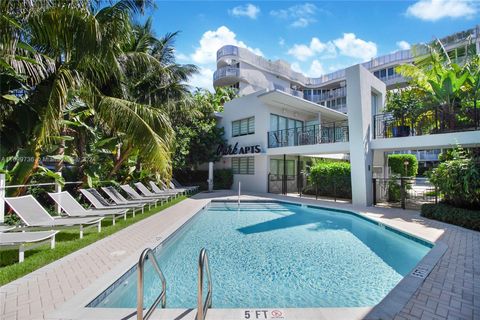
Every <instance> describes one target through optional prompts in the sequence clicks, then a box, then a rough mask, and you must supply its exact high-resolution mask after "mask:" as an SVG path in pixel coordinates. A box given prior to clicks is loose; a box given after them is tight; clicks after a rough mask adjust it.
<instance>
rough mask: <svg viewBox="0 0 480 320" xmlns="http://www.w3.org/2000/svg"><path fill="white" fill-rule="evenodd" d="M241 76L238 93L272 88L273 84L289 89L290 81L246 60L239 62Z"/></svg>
mask: <svg viewBox="0 0 480 320" xmlns="http://www.w3.org/2000/svg"><path fill="white" fill-rule="evenodd" d="M240 70H241V78H242V80H243V81H245V82H242V84H241V86H240V95H247V94H251V93H254V92H257V91H259V90H264V89H269V90H273V89H274V87H275V86H274V84H277V85H279V86H281V87H283V88H284V90H287V91H289V90H290V81H287V80H284V79H281V78H279V77H277V76H275V75H273V74H272V73H269V72H266V71H263V70H261V69H258V67H255V66H252V65H250V64H248V63H246V62H243V61H242V62H240Z"/></svg>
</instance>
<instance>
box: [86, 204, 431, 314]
mask: <svg viewBox="0 0 480 320" xmlns="http://www.w3.org/2000/svg"><path fill="white" fill-rule="evenodd" d="M202 247H205V248H206V249H207V250H208V255H209V260H210V269H211V272H212V281H213V307H214V308H240V307H259V308H273V307H276V308H279V307H281V308H309V307H315V308H317V307H364V306H373V305H375V304H377V303H378V302H380V301H381V300H382V299H383V298H384V297H385V295H386V294H387V293H388V292H389V291H391V290H392V289H393V287H395V285H396V284H397V283H398V282H399V281H400V280H401V279H402V278H403V277H404V276H405V275H407V274H408V273H409V272H410V271H411V270H412V269H413V268H414V267H415V266H416V265H417V263H418V262H419V261H420V260H421V259H422V258H423V257H424V256H425V255H426V254H427V252H428V251H429V250H430V249H431V247H432V245H431V244H429V243H427V242H425V241H422V240H419V239H417V238H414V237H411V236H407V235H405V234H403V233H401V232H398V231H395V230H393V229H391V228H389V227H385V226H382V225H379V224H378V223H376V222H374V221H372V220H369V219H366V218H364V217H363V216H360V215H357V214H355V213H353V212H348V211H342V210H332V209H324V208H316V207H307V206H300V205H295V204H287V203H280V202H268V203H264V202H254V203H246V202H242V204H241V205H240V208H238V206H237V204H236V203H228V202H220V203H217V202H212V203H211V205H210V206H209V207H208V208H207V209H204V210H202V211H201V212H199V213H198V214H196V215H195V216H194V218H193V219H192V220H191V221H189V222H188V223H187V224H186V225H184V226H183V227H182V228H181V229H180V230H178V231H177V232H176V233H175V234H174V235H173V236H172V237H170V238H169V239H168V240H167V241H166V242H164V243H163V244H162V246H161V247H158V248H157V249H156V251H155V252H156V253H155V254H156V257H157V259H158V262H159V264H160V266H161V268H162V270H163V272H164V274H165V277H166V279H167V308H194V307H196V298H197V262H198V253H199V251H200V249H201V248H202ZM157 279H158V278H157V275H156V274H155V273H154V272H153V269H152V268H151V265H150V264H149V263H148V264H147V267H146V269H145V305H146V306H148V305H150V304H151V303H152V302H153V300H154V299H155V298H156V296H157V295H158V293H159V292H160V290H161V285H160V282H159V281H157ZM136 281H137V280H136V270H135V268H132V269H131V270H129V271H128V272H127V273H126V274H125V275H124V276H122V277H121V278H120V279H119V280H118V281H116V282H115V283H114V284H113V285H112V286H110V287H109V288H108V289H107V290H106V291H105V292H103V293H102V294H101V295H100V296H98V297H97V298H96V299H95V300H94V301H92V302H91V303H90V304H89V305H88V307H101V308H134V307H135V306H136V285H137V283H136Z"/></svg>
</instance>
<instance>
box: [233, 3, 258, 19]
mask: <svg viewBox="0 0 480 320" xmlns="http://www.w3.org/2000/svg"><path fill="white" fill-rule="evenodd" d="M228 13H229V14H231V15H232V16H236V17H248V18H250V19H257V17H258V15H259V14H260V8H259V7H257V6H255V5H253V4H251V3H248V4H246V5H244V6H237V7H235V8H233V9H231V10H228Z"/></svg>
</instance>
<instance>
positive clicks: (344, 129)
mask: <svg viewBox="0 0 480 320" xmlns="http://www.w3.org/2000/svg"><path fill="white" fill-rule="evenodd" d="M267 134H268V137H267V138H268V147H269V148H281V147H293V146H303V145H312V144H320V143H335V142H348V123H347V121H340V122H332V123H324V124H322V125H318V124H317V125H311V126H305V127H303V128H292V129H284V130H276V131H269V132H268V133H267Z"/></svg>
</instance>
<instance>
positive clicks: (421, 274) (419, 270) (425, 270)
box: [411, 266, 431, 279]
mask: <svg viewBox="0 0 480 320" xmlns="http://www.w3.org/2000/svg"><path fill="white" fill-rule="evenodd" d="M430 270H431V268H430V267H427V266H418V267H416V268H415V269H414V270H413V271H412V273H411V274H412V276H414V277H417V278H420V279H425V278H426V277H427V276H428V274H429V273H430Z"/></svg>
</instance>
